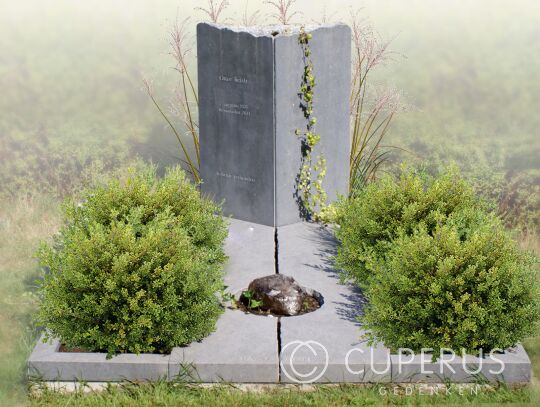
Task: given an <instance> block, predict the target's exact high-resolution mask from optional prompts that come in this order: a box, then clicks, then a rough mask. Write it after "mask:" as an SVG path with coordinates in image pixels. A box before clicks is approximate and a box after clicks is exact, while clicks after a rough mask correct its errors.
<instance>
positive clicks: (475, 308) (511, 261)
mask: <svg viewBox="0 0 540 407" xmlns="http://www.w3.org/2000/svg"><path fill="white" fill-rule="evenodd" d="M365 294H366V296H367V298H368V305H367V306H366V308H365V314H364V316H363V317H362V318H361V320H362V322H363V323H364V327H365V328H366V329H367V330H368V331H369V333H368V337H369V338H370V339H371V341H372V342H376V341H378V340H380V341H383V342H384V343H385V345H386V346H388V347H390V348H392V349H397V348H400V347H401V348H410V349H413V350H415V351H420V350H421V348H433V349H435V351H436V352H437V353H438V352H439V350H440V349H441V348H450V349H454V350H456V351H460V350H461V349H466V350H467V351H468V352H471V353H474V352H476V351H477V350H479V349H483V350H484V351H487V352H489V351H490V350H492V349H494V348H500V349H505V348H507V347H509V346H512V345H515V344H516V342H518V341H519V340H521V339H523V338H524V337H526V336H528V335H530V334H534V333H535V330H536V327H537V321H538V320H539V318H540V302H539V292H538V275H537V271H536V270H535V268H534V258H533V256H531V255H529V254H526V253H524V252H522V251H520V250H519V248H518V247H517V246H516V244H515V242H514V241H513V240H512V238H511V237H510V236H509V234H508V232H507V231H506V230H505V229H504V227H503V225H502V224H501V223H500V221H499V220H498V219H496V218H495V217H493V216H491V215H485V214H482V213H481V212H479V211H477V210H474V209H467V210H463V211H459V212H454V213H452V214H450V215H449V216H448V219H447V220H446V222H445V223H441V224H439V225H437V226H435V228H434V229H433V230H430V229H429V228H428V226H427V225H426V224H425V223H423V224H421V225H419V227H418V228H417V229H416V230H415V231H414V232H413V233H412V234H407V233H405V232H404V231H400V233H399V236H398V237H397V238H396V239H395V240H394V241H393V242H392V244H391V247H390V249H389V250H388V252H387V253H386V256H385V261H383V262H380V263H378V264H377V265H376V270H375V273H374V278H372V281H371V284H370V285H369V288H367V290H366V292H365Z"/></svg>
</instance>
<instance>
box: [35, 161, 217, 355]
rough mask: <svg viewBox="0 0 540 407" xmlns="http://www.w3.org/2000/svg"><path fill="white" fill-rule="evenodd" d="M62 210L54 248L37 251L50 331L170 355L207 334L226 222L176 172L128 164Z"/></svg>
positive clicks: (86, 344)
mask: <svg viewBox="0 0 540 407" xmlns="http://www.w3.org/2000/svg"><path fill="white" fill-rule="evenodd" d="M64 212H65V217H66V221H67V222H66V224H65V226H64V227H63V228H62V229H61V231H60V233H59V235H58V236H57V237H56V239H55V244H54V245H53V246H49V245H46V244H43V245H42V246H41V248H40V250H39V251H38V257H39V259H40V261H41V264H42V265H43V266H45V269H46V270H48V271H47V273H46V274H45V277H44V281H43V285H42V287H41V290H40V294H41V297H42V303H41V307H40V311H39V321H40V323H41V324H43V325H44V326H45V327H47V330H48V334H49V336H54V337H59V338H61V340H62V342H63V343H64V344H65V345H66V346H67V347H72V348H73V347H79V348H83V349H85V350H88V351H106V352H107V353H108V354H109V355H112V354H115V353H122V352H133V353H141V352H148V353H163V352H169V351H170V350H171V348H173V347H174V346H179V345H184V344H188V343H190V342H192V341H196V340H200V339H201V338H203V337H205V336H206V335H208V334H209V333H210V332H212V331H213V329H214V328H215V323H216V320H217V318H218V317H219V315H220V313H221V312H222V308H221V306H220V304H219V300H218V298H217V297H216V293H217V292H219V291H220V290H221V289H222V288H223V275H222V265H223V263H224V261H225V260H226V256H225V254H224V251H223V243H224V239H225V237H226V236H227V223H226V221H225V220H224V219H223V218H222V217H221V216H220V214H221V212H220V208H219V207H218V206H217V205H215V204H214V203H213V202H211V201H209V200H206V199H202V198H201V197H200V194H199V192H198V190H197V188H196V186H194V185H193V184H191V183H190V182H189V180H188V179H187V178H186V176H185V174H184V173H183V171H182V170H181V169H179V168H174V169H171V170H169V171H168V172H167V174H166V175H165V177H164V178H162V179H158V178H157V176H156V173H155V170H154V169H153V168H147V169H144V170H139V171H135V170H132V171H130V173H129V175H128V176H127V178H126V179H125V180H123V181H119V180H116V181H112V182H110V183H108V184H107V185H106V186H101V187H97V188H94V189H91V190H87V191H85V192H84V193H83V199H82V204H77V202H75V201H74V200H71V201H69V202H67V203H66V204H65V205H64Z"/></svg>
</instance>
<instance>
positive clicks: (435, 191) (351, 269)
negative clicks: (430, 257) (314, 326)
mask: <svg viewBox="0 0 540 407" xmlns="http://www.w3.org/2000/svg"><path fill="white" fill-rule="evenodd" d="M481 206H482V204H481V203H480V202H479V201H478V200H477V199H476V198H475V196H474V192H473V190H472V188H471V187H470V185H469V184H467V182H465V181H464V180H463V178H462V177H461V175H460V173H459V171H458V170H457V169H456V168H455V167H449V168H448V169H447V170H446V171H445V172H444V173H443V174H442V175H441V176H440V177H438V178H431V177H428V176H427V175H422V174H419V173H417V172H415V171H413V170H403V171H402V174H401V176H400V177H399V178H398V179H396V178H395V177H392V176H390V175H387V176H385V177H383V178H382V179H380V180H379V181H377V182H376V183H373V184H370V185H368V186H367V187H365V188H364V189H363V190H362V191H361V192H360V193H359V194H358V196H357V197H356V198H353V199H350V200H347V201H344V202H342V203H341V204H340V206H339V208H338V216H337V224H338V225H339V228H338V229H337V232H336V235H337V238H338V240H339V241H340V243H341V244H340V247H339V250H338V255H337V257H336V263H337V266H338V267H339V268H341V269H342V270H343V272H344V274H343V276H344V278H345V279H347V280H351V281H353V282H355V283H356V284H358V285H359V286H361V287H367V285H369V279H370V278H371V276H372V275H373V272H374V269H375V267H376V266H377V264H378V263H379V262H381V261H383V260H384V256H385V254H386V252H387V251H388V250H389V249H390V248H391V247H392V245H393V240H394V239H395V238H396V237H397V236H398V235H400V234H405V235H407V234H411V233H413V232H414V231H415V230H416V229H417V228H418V226H419V225H423V226H424V227H425V229H426V230H427V232H428V233H431V231H433V230H434V228H435V227H436V226H437V225H438V224H439V223H441V222H444V220H445V219H446V218H447V217H448V216H449V215H450V214H452V213H453V212H455V211H458V210H461V209H465V208H480V207H481Z"/></svg>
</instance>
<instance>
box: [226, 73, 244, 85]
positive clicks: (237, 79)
mask: <svg viewBox="0 0 540 407" xmlns="http://www.w3.org/2000/svg"><path fill="white" fill-rule="evenodd" d="M219 80H220V81H222V82H231V83H240V84H242V83H243V84H246V83H248V79H247V78H246V77H245V76H236V75H234V76H228V75H219Z"/></svg>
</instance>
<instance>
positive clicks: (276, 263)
mask: <svg viewBox="0 0 540 407" xmlns="http://www.w3.org/2000/svg"><path fill="white" fill-rule="evenodd" d="M274 271H275V274H279V235H278V228H277V227H275V228H274ZM276 328H277V329H276V330H277V332H276V334H277V353H278V354H277V356H278V383H281V317H278V320H277V324H276Z"/></svg>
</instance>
